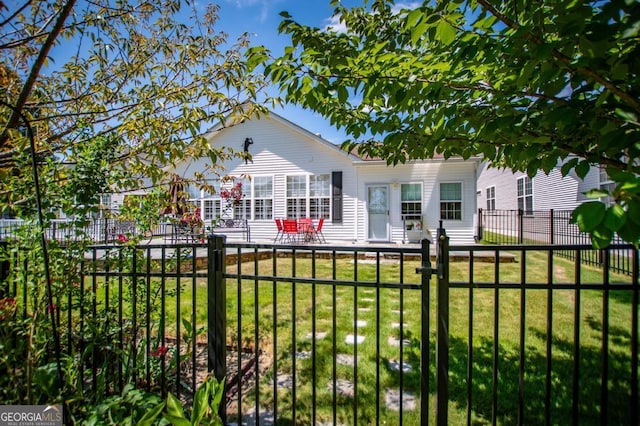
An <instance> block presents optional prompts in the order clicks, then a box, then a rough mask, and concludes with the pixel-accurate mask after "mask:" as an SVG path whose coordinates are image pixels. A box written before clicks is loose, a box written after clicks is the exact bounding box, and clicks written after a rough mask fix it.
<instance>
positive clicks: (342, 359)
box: [336, 354, 360, 367]
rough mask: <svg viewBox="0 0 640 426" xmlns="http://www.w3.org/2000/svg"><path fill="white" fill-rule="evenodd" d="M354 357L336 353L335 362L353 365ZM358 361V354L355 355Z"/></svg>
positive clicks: (348, 365)
mask: <svg viewBox="0 0 640 426" xmlns="http://www.w3.org/2000/svg"><path fill="white" fill-rule="evenodd" d="M354 358H355V357H354V356H353V355H349V354H337V355H336V363H338V364H340V365H345V366H347V367H353V365H354V364H355V363H354V361H355V359H354ZM357 358H358V361H359V360H360V356H358V357H357Z"/></svg>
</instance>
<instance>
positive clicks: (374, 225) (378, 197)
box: [367, 185, 389, 241]
mask: <svg viewBox="0 0 640 426" xmlns="http://www.w3.org/2000/svg"><path fill="white" fill-rule="evenodd" d="M367 211H368V214H369V229H368V231H367V238H368V239H369V241H389V186H388V185H369V186H367Z"/></svg>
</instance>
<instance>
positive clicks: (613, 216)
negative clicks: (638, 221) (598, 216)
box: [604, 204, 627, 232]
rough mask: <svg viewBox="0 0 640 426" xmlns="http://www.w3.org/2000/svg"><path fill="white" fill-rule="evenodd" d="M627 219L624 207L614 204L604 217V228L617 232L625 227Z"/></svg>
mask: <svg viewBox="0 0 640 426" xmlns="http://www.w3.org/2000/svg"><path fill="white" fill-rule="evenodd" d="M626 219H627V218H626V212H625V211H624V209H623V208H622V206H620V205H618V204H614V205H612V206H611V207H609V208H608V209H607V213H606V215H605V217H604V226H606V227H607V228H608V229H610V230H612V231H613V232H616V231H617V230H618V229H620V228H621V227H622V225H624V223H625V221H626Z"/></svg>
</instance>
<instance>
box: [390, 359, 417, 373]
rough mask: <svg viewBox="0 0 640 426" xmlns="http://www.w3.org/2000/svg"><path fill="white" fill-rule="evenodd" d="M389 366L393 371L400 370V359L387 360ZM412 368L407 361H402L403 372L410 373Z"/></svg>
mask: <svg viewBox="0 0 640 426" xmlns="http://www.w3.org/2000/svg"><path fill="white" fill-rule="evenodd" d="M389 368H390V369H392V370H393V371H398V372H399V371H400V361H398V360H396V359H392V360H391V361H389ZM412 370H413V367H411V364H409V363H407V362H403V363H402V372H403V373H411V371H412Z"/></svg>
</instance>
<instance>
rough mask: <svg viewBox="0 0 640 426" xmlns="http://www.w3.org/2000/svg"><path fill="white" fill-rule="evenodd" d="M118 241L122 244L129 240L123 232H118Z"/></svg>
mask: <svg viewBox="0 0 640 426" xmlns="http://www.w3.org/2000/svg"><path fill="white" fill-rule="evenodd" d="M118 242H119V243H122V244H124V243H126V242H129V238H127V236H126V235H124V234H118Z"/></svg>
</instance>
